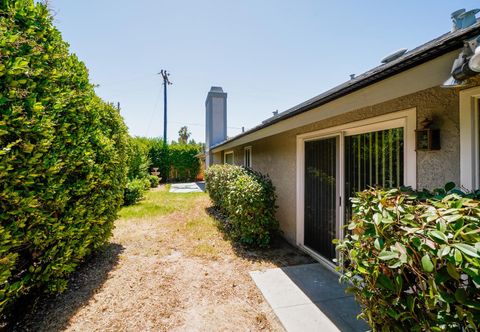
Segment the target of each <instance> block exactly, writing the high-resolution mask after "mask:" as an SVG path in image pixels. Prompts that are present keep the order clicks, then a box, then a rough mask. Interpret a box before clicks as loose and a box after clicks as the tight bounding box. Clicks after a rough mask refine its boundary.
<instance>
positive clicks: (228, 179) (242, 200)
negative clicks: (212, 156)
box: [205, 165, 278, 247]
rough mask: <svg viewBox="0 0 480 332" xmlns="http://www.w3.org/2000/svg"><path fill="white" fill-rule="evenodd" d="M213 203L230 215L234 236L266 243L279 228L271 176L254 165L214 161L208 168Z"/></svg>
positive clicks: (255, 243) (249, 242) (245, 241)
mask: <svg viewBox="0 0 480 332" xmlns="http://www.w3.org/2000/svg"><path fill="white" fill-rule="evenodd" d="M205 181H206V185H207V191H208V193H209V195H210V198H211V199H212V201H213V204H214V205H215V206H216V207H217V208H218V209H219V211H220V212H221V213H222V214H224V215H225V216H226V217H227V222H228V225H227V227H226V229H227V230H228V231H229V232H230V235H231V236H232V237H233V239H235V240H238V241H240V242H241V243H242V244H245V245H248V246H259V247H266V246H268V245H269V244H270V241H271V239H272V235H273V234H275V233H276V232H277V231H278V221H277V220H276V218H275V211H276V209H277V206H276V204H275V201H276V198H277V196H276V194H275V187H274V186H273V184H272V181H271V180H270V178H269V177H268V176H266V175H263V174H261V173H258V172H255V171H253V170H251V169H246V168H243V167H239V166H231V165H214V166H211V167H209V168H208V169H207V170H206V172H205Z"/></svg>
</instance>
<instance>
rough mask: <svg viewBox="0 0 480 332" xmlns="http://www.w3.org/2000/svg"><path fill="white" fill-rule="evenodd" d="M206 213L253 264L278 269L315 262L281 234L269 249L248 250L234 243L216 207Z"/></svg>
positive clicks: (238, 251) (210, 208) (233, 246)
mask: <svg viewBox="0 0 480 332" xmlns="http://www.w3.org/2000/svg"><path fill="white" fill-rule="evenodd" d="M205 211H206V213H207V214H208V215H209V216H211V217H212V218H214V219H215V221H216V222H217V227H218V229H220V231H221V232H222V234H223V237H224V238H225V239H228V240H230V241H229V242H230V244H231V245H232V248H233V250H234V252H235V254H236V255H237V256H239V257H242V258H244V259H247V260H249V261H251V262H270V263H272V264H274V265H275V266H278V267H284V266H291V265H301V264H309V263H313V262H315V261H314V260H313V259H312V258H311V257H310V256H308V255H306V254H305V253H303V252H302V251H300V250H299V249H297V248H295V247H294V246H292V245H291V244H289V243H288V242H287V241H286V240H285V239H284V238H283V237H281V236H280V234H278V235H275V236H274V237H273V238H272V241H271V244H270V247H269V248H247V247H245V246H242V245H241V244H239V243H238V242H235V241H233V240H232V239H231V238H230V236H229V234H228V231H227V227H228V226H226V225H227V223H226V220H225V217H224V216H223V215H222V214H221V213H219V212H218V211H217V210H216V209H215V208H214V207H207V208H206V209H205Z"/></svg>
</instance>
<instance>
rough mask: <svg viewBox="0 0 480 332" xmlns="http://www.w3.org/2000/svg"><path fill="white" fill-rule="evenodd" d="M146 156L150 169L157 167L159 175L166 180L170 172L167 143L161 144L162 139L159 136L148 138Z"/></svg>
mask: <svg viewBox="0 0 480 332" xmlns="http://www.w3.org/2000/svg"><path fill="white" fill-rule="evenodd" d="M148 141H149V150H148V156H149V158H150V160H151V164H150V170H153V168H154V167H155V168H158V172H159V173H160V175H159V176H160V177H161V178H162V181H163V182H166V181H167V180H168V177H169V173H170V158H169V153H168V145H164V144H163V140H162V139H159V138H150V139H148Z"/></svg>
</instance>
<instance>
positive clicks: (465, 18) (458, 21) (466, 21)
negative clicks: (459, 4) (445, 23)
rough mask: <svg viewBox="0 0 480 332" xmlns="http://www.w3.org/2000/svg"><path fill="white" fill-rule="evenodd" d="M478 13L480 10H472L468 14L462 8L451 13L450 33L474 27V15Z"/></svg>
mask: <svg viewBox="0 0 480 332" xmlns="http://www.w3.org/2000/svg"><path fill="white" fill-rule="evenodd" d="M478 12H480V9H472V10H469V11H468V12H467V11H465V9H464V8H462V9H459V10H456V11H454V12H453V13H452V15H451V16H452V23H453V26H452V32H454V31H457V30H459V29H465V28H468V27H469V26H472V25H474V24H475V23H477V18H476V17H475V15H477V13H478Z"/></svg>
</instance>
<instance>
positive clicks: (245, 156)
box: [243, 146, 253, 168]
mask: <svg viewBox="0 0 480 332" xmlns="http://www.w3.org/2000/svg"><path fill="white" fill-rule="evenodd" d="M247 153H248V154H249V158H248V164H247ZM252 165H253V162H252V146H246V147H244V148H243V166H244V167H247V168H252Z"/></svg>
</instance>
